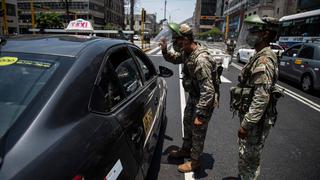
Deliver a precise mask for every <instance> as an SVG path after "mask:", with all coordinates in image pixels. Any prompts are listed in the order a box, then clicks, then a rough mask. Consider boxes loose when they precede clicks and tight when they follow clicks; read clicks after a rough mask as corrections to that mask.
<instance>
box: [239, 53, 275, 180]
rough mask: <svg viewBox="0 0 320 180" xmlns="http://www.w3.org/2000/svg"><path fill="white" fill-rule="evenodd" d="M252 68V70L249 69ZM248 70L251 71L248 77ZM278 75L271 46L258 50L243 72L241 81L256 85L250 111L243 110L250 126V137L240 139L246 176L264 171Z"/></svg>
mask: <svg viewBox="0 0 320 180" xmlns="http://www.w3.org/2000/svg"><path fill="white" fill-rule="evenodd" d="M248 68H251V70H249V71H247V70H248ZM246 71H247V72H250V73H251V74H250V75H249V76H248V77H249V78H248V79H247V80H244V79H243V77H245V76H246V74H245V72H246ZM277 77H278V67H277V56H276V54H275V53H273V52H272V50H271V48H270V47H265V48H264V49H262V50H261V51H260V52H258V53H257V54H255V55H254V56H253V57H252V58H251V59H250V61H249V63H248V64H247V65H246V66H245V67H244V68H243V70H242V72H241V74H240V76H239V81H240V84H242V85H244V86H247V87H253V89H254V92H253V97H252V102H251V104H250V107H249V111H248V112H246V113H245V114H239V116H240V123H241V127H243V128H244V129H247V130H248V137H247V139H239V164H238V165H239V175H240V177H241V178H242V180H251V179H256V178H257V176H258V175H259V174H260V158H261V152H262V149H263V146H264V142H265V140H266V138H267V136H268V134H269V130H270V128H271V126H272V125H273V124H274V120H275V118H274V117H273V116H271V114H269V113H268V112H269V110H268V108H269V107H268V103H269V100H270V88H271V86H273V85H275V83H276V80H277ZM243 81H245V82H243Z"/></svg>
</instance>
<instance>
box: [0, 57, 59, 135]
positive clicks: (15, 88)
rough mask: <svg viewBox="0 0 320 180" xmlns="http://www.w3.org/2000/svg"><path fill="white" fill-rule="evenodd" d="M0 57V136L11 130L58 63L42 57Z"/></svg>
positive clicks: (45, 83) (54, 70)
mask: <svg viewBox="0 0 320 180" xmlns="http://www.w3.org/2000/svg"><path fill="white" fill-rule="evenodd" d="M40 57H41V58H39V57H38V58H36V57H35V56H30V55H28V56H25V55H15V54H4V53H1V54H0V116H1V121H0V137H1V136H2V135H3V134H4V133H5V132H6V131H7V129H9V128H10V127H11V125H12V124H13V123H14V122H15V121H16V120H17V118H18V117H19V116H20V114H21V113H22V112H23V111H24V110H25V109H26V107H28V106H29V105H30V103H31V101H32V100H33V99H34V98H35V97H36V95H37V94H38V93H39V92H40V90H41V89H42V88H43V87H44V86H46V85H47V84H48V83H49V80H50V78H51V77H52V76H53V75H54V73H55V72H56V71H57V69H58V67H59V66H60V63H59V62H58V61H56V60H52V58H51V60H49V59H47V58H46V57H45V56H43V55H42V56H40Z"/></svg>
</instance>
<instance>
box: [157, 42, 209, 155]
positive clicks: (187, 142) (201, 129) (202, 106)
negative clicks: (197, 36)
mask: <svg viewBox="0 0 320 180" xmlns="http://www.w3.org/2000/svg"><path fill="white" fill-rule="evenodd" d="M162 53H163V57H164V58H165V60H166V61H168V62H171V63H174V64H184V70H183V73H184V78H183V81H184V82H183V84H184V89H185V91H187V92H188V93H189V99H188V101H187V104H186V107H185V110H184V117H183V124H184V138H183V145H182V148H183V149H186V150H191V158H192V159H193V160H199V157H200V155H201V153H202V151H203V146H204V140H205V136H206V132H207V128H208V122H209V120H210V118H211V115H212V112H213V109H214V103H215V89H214V85H213V82H212V69H213V68H212V67H213V63H214V62H213V60H212V59H211V57H210V54H209V52H208V51H207V48H206V47H205V46H204V45H202V44H200V43H197V49H196V50H194V51H193V52H192V53H191V54H189V55H188V54H186V53H184V52H182V53H170V52H162ZM185 84H189V85H185ZM186 86H188V87H186ZM195 117H199V118H200V119H201V120H203V121H204V122H203V124H202V125H201V126H194V120H195Z"/></svg>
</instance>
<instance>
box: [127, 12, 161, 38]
mask: <svg viewBox="0 0 320 180" xmlns="http://www.w3.org/2000/svg"><path fill="white" fill-rule="evenodd" d="M125 26H126V28H125V29H126V30H130V15H126V18H125ZM158 26H159V25H158V24H157V16H156V14H146V21H145V22H144V31H145V32H148V33H149V34H152V35H154V34H156V33H157V32H158V31H159V27H158ZM133 29H134V31H135V32H136V33H140V32H141V15H140V14H135V15H134V26H133Z"/></svg>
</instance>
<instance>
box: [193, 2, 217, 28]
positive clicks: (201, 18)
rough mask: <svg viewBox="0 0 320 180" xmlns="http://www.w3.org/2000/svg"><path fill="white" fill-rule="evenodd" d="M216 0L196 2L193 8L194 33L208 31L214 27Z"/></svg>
mask: <svg viewBox="0 0 320 180" xmlns="http://www.w3.org/2000/svg"><path fill="white" fill-rule="evenodd" d="M216 6H217V0H197V2H196V7H195V20H194V21H195V26H196V27H197V29H196V32H198V33H199V32H205V31H209V30H210V29H212V28H213V27H215V20H216Z"/></svg>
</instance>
